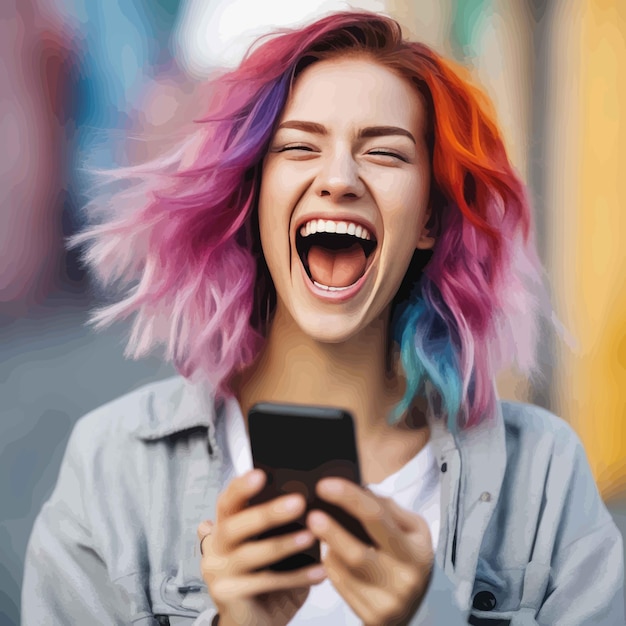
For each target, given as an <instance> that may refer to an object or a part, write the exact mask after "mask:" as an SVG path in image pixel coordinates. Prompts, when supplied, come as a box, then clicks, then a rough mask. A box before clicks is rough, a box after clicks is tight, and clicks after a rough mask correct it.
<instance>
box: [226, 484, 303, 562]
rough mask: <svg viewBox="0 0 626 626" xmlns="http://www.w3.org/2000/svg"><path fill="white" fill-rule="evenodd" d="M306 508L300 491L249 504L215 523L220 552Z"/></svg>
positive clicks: (296, 514)
mask: <svg viewBox="0 0 626 626" xmlns="http://www.w3.org/2000/svg"><path fill="white" fill-rule="evenodd" d="M305 509H306V500H305V499H304V497H303V496H302V495H300V494H290V495H288V496H283V497H280V498H276V499H275V500H271V501H270V502H265V503H263V504H259V505H257V506H253V507H250V508H248V509H246V510H245V511H241V512H240V513H238V514H237V515H233V516H231V517H229V518H227V519H226V520H224V522H223V523H222V524H221V525H218V527H217V529H216V531H215V534H216V535H218V534H219V539H218V540H216V543H217V544H218V545H219V546H220V549H221V550H222V551H223V552H225V551H229V550H232V549H234V548H235V547H236V546H238V545H240V544H242V543H243V542H244V541H247V540H249V539H251V538H253V537H256V536H257V535H260V534H261V533H263V532H265V531H267V530H270V529H272V528H276V527H278V526H282V525H284V524H287V523H289V522H293V521H295V520H296V519H298V518H299V517H300V516H301V515H302V514H303V513H304V511H305Z"/></svg>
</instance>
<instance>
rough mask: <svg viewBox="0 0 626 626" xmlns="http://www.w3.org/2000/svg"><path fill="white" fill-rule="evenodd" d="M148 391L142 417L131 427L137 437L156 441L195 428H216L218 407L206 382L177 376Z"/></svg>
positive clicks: (144, 399) (144, 398)
mask: <svg viewBox="0 0 626 626" xmlns="http://www.w3.org/2000/svg"><path fill="white" fill-rule="evenodd" d="M146 391H147V393H146V394H145V396H144V397H143V398H142V403H143V406H142V410H141V411H139V413H140V415H141V416H142V417H141V418H139V416H137V418H136V419H137V421H136V422H135V424H134V425H133V426H132V427H131V432H132V433H133V434H134V435H135V436H136V437H137V438H139V439H143V440H144V441H154V440H157V439H163V438H165V437H170V436H172V435H176V434H177V433H181V432H183V431H185V430H190V429H192V428H206V429H212V428H213V426H214V424H215V416H216V411H217V409H216V407H215V403H214V402H212V401H211V393H210V391H209V390H208V388H207V387H206V386H205V385H203V384H201V383H193V382H190V381H188V380H186V379H184V378H181V377H174V378H169V379H167V380H165V381H162V382H161V383H157V385H155V386H150V387H148V388H147V390H146Z"/></svg>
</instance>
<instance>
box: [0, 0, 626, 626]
mask: <svg viewBox="0 0 626 626" xmlns="http://www.w3.org/2000/svg"><path fill="white" fill-rule="evenodd" d="M348 6H352V7H355V8H365V9H370V10H374V11H383V12H386V13H388V14H390V15H392V16H394V17H395V18H396V19H398V20H399V21H400V22H401V23H402V25H403V27H404V28H405V30H406V32H407V34H409V35H410V36H411V37H412V38H415V39H418V40H421V41H423V42H425V43H427V44H430V45H432V46H433V47H434V48H435V49H437V50H438V51H440V52H442V53H443V54H445V55H447V56H448V57H450V58H453V59H455V60H456V61H457V62H459V63H461V64H463V65H465V66H466V67H467V68H468V69H469V70H470V71H471V72H472V74H473V76H474V78H475V80H476V82H478V83H479V84H481V85H482V87H483V88H484V89H485V90H486V91H487V93H488V94H489V95H490V96H491V98H492V99H493V101H494V103H495V106H496V110H497V112H498V115H499V120H500V126H501V128H502V129H503V131H504V134H505V137H506V141H507V144H508V148H509V151H510V155H511V159H512V160H513V162H514V163H515V165H516V167H517V168H518V170H519V171H520V173H521V175H522V177H523V178H524V179H525V180H526V181H527V182H528V184H529V186H530V190H531V196H532V199H533V203H534V207H535V221H536V225H537V230H538V242H539V248H540V254H541V257H542V259H543V262H544V264H545V267H546V269H547V273H548V278H549V282H550V284H551V287H552V294H553V302H554V308H555V311H556V315H557V316H558V318H559V320H560V322H561V323H562V325H563V327H564V329H565V330H564V331H563V333H561V335H559V334H558V333H555V332H553V331H551V330H550V329H547V328H546V329H544V332H543V336H542V338H541V341H540V342H539V345H538V346H537V350H538V356H539V359H540V361H541V363H542V370H543V376H542V378H541V379H539V380H536V381H528V380H525V379H523V378H522V377H520V376H519V375H516V374H515V373H513V372H511V373H506V374H504V375H503V376H502V378H501V380H500V381H499V386H500V389H501V392H502V395H503V396H504V397H507V398H516V399H521V400H527V401H531V402H535V403H536V404H539V405H541V406H544V407H546V408H548V409H550V410H551V411H553V412H554V413H557V414H558V415H560V416H562V417H563V418H564V419H566V420H567V421H568V422H570V423H571V424H572V426H573V427H574V429H575V430H576V431H577V432H578V433H579V435H580V437H581V438H582V440H583V442H584V445H585V448H586V450H587V454H588V457H589V460H590V463H591V466H592V469H593V472H594V475H595V477H596V480H597V482H598V485H599V487H600V490H601V492H602V495H603V497H604V499H605V501H606V503H607V506H608V507H609V509H610V511H611V513H612V514H613V516H614V518H615V520H616V522H617V524H618V526H620V528H621V529H622V533H624V530H625V529H626V423H625V418H626V245H624V242H623V240H624V237H625V236H626V213H624V211H623V208H622V204H623V202H624V200H625V199H626V176H625V172H626V169H625V166H626V115H624V113H622V112H623V111H626V80H625V79H626V76H625V75H624V69H623V68H625V67H626V2H624V0H506V1H500V0H386V1H385V0H370V1H362V2H359V1H354V2H351V3H350V5H348V4H347V3H345V2H335V1H332V0H325V1H321V0H306V1H305V0H299V1H298V2H294V1H293V0H292V1H289V0H284V1H281V0H266V1H264V2H263V1H261V0H106V1H97V0H0V143H1V148H0V416H1V418H0V502H1V503H2V506H1V510H2V514H1V515H0V625H4V624H17V623H18V622H19V604H20V599H19V597H20V585H21V579H22V571H23V558H24V552H25V549H26V543H27V540H28V536H29V533H30V530H31V527H32V524H33V521H34V518H35V516H36V514H37V512H38V511H39V509H40V507H41V505H42V503H43V501H44V500H45V499H46V498H47V497H48V496H49V495H50V493H51V491H52V488H53V487H54V484H55V481H56V477H57V473H58V469H59V464H60V462H61V458H62V455H63V452H64V449H65V445H66V442H67V438H68V436H69V433H70V430H71V429H72V427H73V425H74V423H75V421H76V420H77V419H78V418H79V417H80V416H81V415H83V414H84V413H86V412H87V411H89V410H91V409H93V408H95V407H96V406H98V405H100V404H102V403H104V402H106V401H108V400H110V399H112V398H114V397H116V396H118V395H120V394H121V393H123V392H126V391H129V390H131V389H133V388H136V387H138V386H140V385H142V384H144V383H146V382H149V381H151V380H154V379H159V378H163V377H166V376H168V375H170V374H172V373H173V370H172V369H171V368H170V366H168V365H166V364H163V363H161V362H160V361H159V360H158V359H156V358H154V359H152V360H145V361H142V362H129V361H126V360H125V359H124V357H123V347H124V338H125V330H126V329H123V328H122V329H120V328H115V329H112V330H110V331H107V332H103V333H99V334H96V333H94V332H92V331H91V330H90V329H89V328H86V326H85V322H86V320H87V315H88V311H89V310H90V309H91V308H93V307H94V305H96V304H97V302H98V295H97V292H96V290H95V289H94V286H93V285H92V284H91V283H90V280H89V277H88V276H85V274H84V272H83V270H82V269H81V267H80V265H79V263H78V262H77V258H76V254H75V253H68V252H66V251H65V250H64V237H66V236H68V235H70V234H72V233H75V232H76V231H77V230H78V229H80V228H81V225H82V224H83V218H82V217H81V211H80V207H81V205H82V204H83V203H84V201H85V195H86V192H87V180H86V178H85V176H84V174H83V171H84V170H85V168H86V167H111V166H114V165H118V164H128V163H132V162H136V161H137V160H142V159H145V158H147V157H149V156H150V155H152V154H156V153H157V152H158V151H159V150H162V149H164V148H165V147H167V146H168V145H169V142H170V141H172V140H173V139H175V138H176V136H177V129H180V128H181V127H182V126H183V125H185V124H188V123H189V121H190V120H192V119H193V118H194V117H196V116H197V115H198V114H199V112H200V111H201V109H202V107H201V101H202V100H201V98H202V94H203V93H204V90H203V82H204V81H206V79H207V77H209V76H210V75H211V72H212V71H214V70H215V69H216V68H218V67H220V66H225V65H226V66H233V65H235V64H237V62H238V61H239V60H240V59H241V57H242V55H243V54H244V52H245V50H246V48H247V47H248V46H249V45H250V43H252V41H253V40H254V38H255V37H256V36H257V35H259V34H263V33H265V32H267V31H268V30H270V29H271V28H273V27H277V26H291V25H300V24H303V23H305V22H308V21H311V20H313V19H314V18H315V17H316V16H321V15H323V14H325V13H328V12H329V11H333V10H338V9H345V8H348Z"/></svg>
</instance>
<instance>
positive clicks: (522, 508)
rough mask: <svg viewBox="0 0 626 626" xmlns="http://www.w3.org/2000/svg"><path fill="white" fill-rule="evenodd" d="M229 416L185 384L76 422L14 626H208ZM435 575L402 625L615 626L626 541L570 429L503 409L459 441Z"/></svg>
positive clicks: (451, 452)
mask: <svg viewBox="0 0 626 626" xmlns="http://www.w3.org/2000/svg"><path fill="white" fill-rule="evenodd" d="M225 410H226V409H225V408H224V405H221V406H217V407H216V406H214V405H213V403H212V402H211V401H210V400H208V399H207V397H206V394H204V393H203V392H202V391H201V389H200V388H199V387H198V386H196V385H192V384H191V383H188V382H186V381H184V380H183V379H181V378H178V377H176V378H172V379H168V380H166V381H162V382H159V383H155V384H151V385H148V386H146V387H143V388H141V389H139V390H138V391H135V392H132V393H130V394H128V395H126V396H124V397H122V398H119V399H117V400H115V401H113V402H111V403H109V404H107V405H105V406H104V407H101V408H99V409H97V410H96V411H93V412H92V413H90V414H89V415H87V416H85V417H84V418H82V419H80V420H79V421H78V422H77V423H76V426H75V427H74V430H73V432H72V434H71V437H70V439H69V442H68V445H67V450H66V452H65V457H64V460H63V463H62V466H61V470H60V474H59V478H58V482H57V485H56V488H55V490H54V492H53V493H52V496H51V497H50V499H49V500H48V501H47V502H46V503H45V504H44V506H43V508H42V510H41V512H40V514H39V516H38V518H37V520H36V522H35V525H34V527H33V531H32V535H31V538H30V541H29V544H28V549H27V555H26V565H25V573H24V583H23V590H22V624H24V625H25V626H44V625H47V624H62V625H64V626H67V625H72V624H79V625H81V626H82V625H85V624H90V625H91V624H106V625H107V626H110V625H112V624H135V625H136V626H157V625H159V624H161V625H162V624H171V625H187V626H209V625H210V624H211V621H212V618H213V616H214V615H215V609H214V607H213V603H212V601H211V598H210V596H209V594H208V593H207V588H206V585H205V584H204V582H203V580H202V576H201V573H200V554H199V550H198V541H197V535H196V528H197V526H198V524H199V523H200V522H201V521H202V520H204V519H215V507H216V500H217V496H218V491H219V480H220V463H221V459H222V451H221V450H220V449H219V448H218V446H217V444H216V441H215V429H214V425H215V421H216V419H220V415H221V413H223V412H224V411H225ZM429 422H430V428H431V441H432V443H433V446H434V450H435V452H436V455H437V459H438V462H439V466H440V470H441V474H440V477H441V530H440V537H439V543H438V548H437V553H436V556H435V564H434V567H433V573H432V576H431V580H430V583H429V586H428V589H427V592H426V594H425V596H424V598H423V601H422V603H421V605H420V608H419V609H418V611H417V613H416V614H415V615H414V617H413V618H412V620H411V626H425V625H435V624H436V625H437V626H460V625H462V624H467V623H468V621H469V623H470V624H473V625H475V626H503V625H510V626H530V625H532V624H541V625H551V626H552V625H558V626H567V625H570V626H573V625H579V624H590V625H591V624H593V625H595V626H616V625H623V624H624V623H625V621H624V597H623V556H622V538H621V536H620V534H619V531H618V530H617V528H616V526H615V524H614V523H613V521H612V519H611V517H610V515H609V513H608V511H607V509H606V507H605V506H604V504H603V502H602V500H601V498H600V495H599V493H598V490H597V488H596V485H595V483H594V480H593V477H592V475H591V472H590V469H589V466H588V463H587V460H586V456H585V452H584V450H583V448H582V446H581V443H580V441H579V439H578V438H577V436H576V435H575V434H574V432H573V431H572V430H571V428H570V427H569V426H568V425H567V424H566V423H565V422H564V421H562V420H560V419H559V418H557V417H555V416H553V415H552V414H550V413H548V412H547V411H544V410H542V409H539V408H537V407H534V406H529V405H524V404H517V403H508V402H503V403H500V404H499V406H498V409H497V411H496V415H495V416H494V419H493V420H491V421H489V422H485V423H484V424H483V425H481V426H479V427H477V428H475V429H472V430H468V431H467V432H460V433H458V434H457V435H455V436H453V435H452V434H451V433H450V432H449V431H448V429H447V428H446V427H445V424H444V420H442V419H441V418H437V417H433V416H432V415H431V416H430V417H429Z"/></svg>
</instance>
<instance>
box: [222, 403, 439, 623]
mask: <svg viewBox="0 0 626 626" xmlns="http://www.w3.org/2000/svg"><path fill="white" fill-rule="evenodd" d="M225 417H226V419H225V420H223V421H222V423H219V421H218V425H217V433H216V434H217V441H218V444H219V445H220V448H221V449H222V450H223V451H224V464H223V472H222V489H224V488H225V487H226V486H227V485H228V483H229V482H230V481H231V480H232V479H233V478H234V477H235V476H241V475H242V474H245V473H246V472H247V471H249V470H251V469H252V467H253V465H252V454H251V452H250V441H249V439H248V434H247V433H246V428H245V424H244V421H243V416H242V414H241V409H240V407H239V404H238V402H237V401H236V400H235V399H233V398H231V399H230V400H228V403H227V406H226V411H225ZM368 488H369V489H371V491H373V492H374V493H375V494H377V495H380V496H385V497H390V498H393V500H394V501H395V502H396V503H397V504H399V505H400V506H402V507H403V508H405V509H408V510H410V511H413V512H415V513H419V514H420V515H421V516H422V517H423V518H424V519H425V520H426V522H427V523H428V527H429V529H430V534H431V536H432V540H433V550H435V551H436V549H437V542H438V540H439V523H440V508H439V507H440V498H441V491H440V485H439V467H438V466H437V462H436V459H435V456H434V455H433V451H432V446H431V444H430V442H429V443H427V444H426V446H424V448H422V449H421V450H420V451H419V452H418V453H417V454H416V455H415V456H414V457H413V458H412V459H411V460H410V461H409V462H408V463H406V464H405V465H404V466H403V467H401V468H400V469H399V470H398V471H397V472H395V473H394V474H391V476H387V478H385V479H384V480H383V481H382V482H380V483H378V484H375V485H374V484H370V485H368ZM322 550H323V546H322ZM322 619H323V620H324V621H325V622H326V623H327V624H345V625H346V626H352V625H354V626H357V625H358V624H361V620H359V618H358V617H357V616H356V615H355V614H354V612H353V611H352V609H351V608H350V607H349V606H348V605H347V604H346V603H345V602H344V600H343V598H342V597H341V596H340V595H339V594H338V593H337V591H335V588H334V587H333V585H332V583H331V582H330V581H329V580H325V581H323V582H322V583H320V584H318V585H315V586H313V587H311V592H310V593H309V596H308V598H307V600H306V602H305V603H304V604H303V605H302V607H301V608H300V610H299V611H298V612H297V613H296V615H295V616H294V618H293V619H292V621H291V622H289V623H290V624H291V625H293V626H304V625H305V624H319V623H321V620H322Z"/></svg>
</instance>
